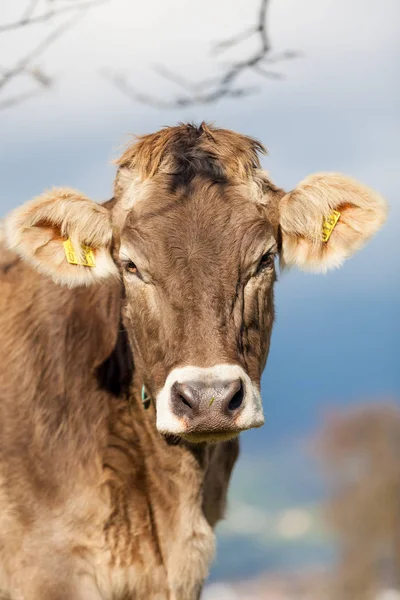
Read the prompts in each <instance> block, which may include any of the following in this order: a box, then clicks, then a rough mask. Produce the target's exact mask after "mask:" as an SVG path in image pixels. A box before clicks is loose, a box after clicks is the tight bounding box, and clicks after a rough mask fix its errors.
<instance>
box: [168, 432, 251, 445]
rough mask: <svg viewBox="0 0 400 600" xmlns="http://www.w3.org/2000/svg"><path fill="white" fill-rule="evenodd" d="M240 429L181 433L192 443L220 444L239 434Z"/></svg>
mask: <svg viewBox="0 0 400 600" xmlns="http://www.w3.org/2000/svg"><path fill="white" fill-rule="evenodd" d="M239 433H240V431H210V432H209V433H207V432H204V431H199V432H198V433H195V432H190V433H181V435H180V437H181V438H182V439H183V440H185V442H189V443H190V444H202V443H204V442H206V443H208V444H218V443H219V442H228V441H229V440H233V439H234V438H235V437H237V436H238V435H239Z"/></svg>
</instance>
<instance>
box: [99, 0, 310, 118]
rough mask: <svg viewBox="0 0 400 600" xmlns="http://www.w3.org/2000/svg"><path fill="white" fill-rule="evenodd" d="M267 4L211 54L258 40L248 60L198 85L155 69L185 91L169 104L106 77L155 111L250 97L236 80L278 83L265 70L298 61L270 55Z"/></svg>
mask: <svg viewBox="0 0 400 600" xmlns="http://www.w3.org/2000/svg"><path fill="white" fill-rule="evenodd" d="M268 1H269V0H261V2H260V7H259V11H258V19H257V22H256V24H255V25H254V26H252V27H249V28H246V29H245V30H244V31H241V32H239V33H238V34H237V35H235V36H232V37H231V38H229V39H227V40H223V41H221V42H218V43H217V44H216V45H215V46H214V48H213V54H221V53H222V52H226V51H227V50H229V49H232V48H234V47H236V46H238V45H240V44H242V42H244V41H245V40H249V39H251V38H256V39H257V40H258V47H257V49H256V50H255V52H253V53H252V54H251V55H250V56H248V57H247V58H245V59H243V60H239V61H237V62H232V63H229V64H228V66H227V67H225V69H224V70H223V71H222V74H221V75H220V76H216V77H214V78H208V79H205V80H202V81H199V82H191V81H188V80H187V79H186V78H184V77H182V76H181V75H179V74H177V73H174V72H173V71H171V70H169V69H168V68H167V67H165V66H164V65H157V66H156V67H155V69H154V70H155V72H156V73H157V74H158V75H160V76H162V77H163V78H164V79H167V80H169V81H170V82H171V83H174V84H175V85H178V86H179V87H180V88H182V89H183V90H185V95H177V96H175V98H172V99H171V100H162V99H160V98H158V97H156V96H152V95H148V94H143V93H142V92H140V91H138V90H137V89H136V88H134V87H133V86H132V85H131V84H130V83H129V81H128V80H127V78H126V77H125V76H124V75H123V74H121V73H116V72H115V71H112V70H111V71H110V70H108V71H107V72H106V77H107V78H108V79H109V80H110V81H111V82H112V84H113V85H114V86H115V87H116V88H117V89H119V91H120V92H122V93H123V94H124V95H125V96H127V97H128V98H129V99H130V100H132V101H134V102H142V103H145V104H147V105H151V106H154V107H155V108H182V107H187V106H192V105H195V104H211V103H213V102H216V101H218V100H220V99H221V98H226V97H229V98H240V97H243V96H245V95H248V94H250V93H253V92H254V91H256V90H257V88H245V87H243V86H241V85H239V83H238V80H239V79H240V77H241V76H242V75H244V74H245V73H247V72H253V73H255V74H257V75H259V76H261V77H264V78H268V79H275V80H280V79H283V75H282V74H281V73H279V72H275V71H271V70H269V69H266V68H265V67H266V65H272V64H274V63H277V62H281V61H283V60H290V59H293V58H297V57H298V56H299V54H298V53H297V52H294V51H291V50H290V51H285V52H282V53H280V54H276V55H273V54H271V45H270V42H269V39H268V34H267V8H268Z"/></svg>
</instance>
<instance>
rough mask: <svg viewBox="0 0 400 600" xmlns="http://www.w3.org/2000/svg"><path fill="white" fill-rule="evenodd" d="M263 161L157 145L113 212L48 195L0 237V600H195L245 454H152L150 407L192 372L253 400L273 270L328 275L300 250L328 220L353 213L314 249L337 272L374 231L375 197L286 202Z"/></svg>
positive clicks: (171, 448)
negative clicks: (144, 396)
mask: <svg viewBox="0 0 400 600" xmlns="http://www.w3.org/2000/svg"><path fill="white" fill-rule="evenodd" d="M262 151H263V148H262V146H261V145H260V144H259V143H258V142H257V141H255V140H252V139H251V138H247V137H245V136H240V135H238V134H235V133H233V132H230V131H226V130H219V129H215V128H210V127H208V126H206V125H205V124H203V125H201V126H200V127H198V128H197V127H194V126H189V125H188V126H186V125H181V126H178V127H175V128H169V129H164V130H162V131H161V132H158V133H156V134H153V135H150V136H145V137H143V138H140V139H139V141H138V142H137V143H136V144H134V145H133V146H131V147H130V148H128V149H127V150H126V152H125V153H124V154H123V156H122V157H121V159H120V160H119V161H118V165H119V170H118V174H117V178H116V184H115V198H114V199H113V200H112V201H110V202H108V203H105V204H104V205H103V206H99V205H97V204H95V203H93V202H92V201H90V200H89V199H88V198H86V197H85V196H83V195H82V194H80V193H79V192H75V191H73V190H68V189H67V190H53V191H51V192H49V193H46V194H44V195H43V196H42V197H40V198H38V199H35V200H34V201H31V202H30V203H28V204H27V205H25V206H23V207H22V208H19V209H17V210H16V211H14V213H12V215H11V216H10V217H9V218H8V220H7V223H6V232H7V239H8V243H9V245H10V246H11V247H12V248H13V249H15V250H16V253H14V252H10V251H8V250H6V249H5V248H3V249H2V258H1V262H0V292H1V293H0V333H1V344H0V361H1V364H2V365H3V369H2V372H1V374H0V399H1V401H0V595H1V593H3V594H5V595H6V596H7V594H8V596H9V597H11V599H12V600H20V599H23V600H71V599H72V598H73V599H74V600H133V599H134V598H135V599H138V600H144V599H146V600H147V599H150V598H152V599H158V600H196V599H197V598H199V594H200V590H201V587H202V584H203V581H204V579H205V577H206V576H207V572H208V568H209V564H210V561H211V559H212V555H213V548H214V534H213V527H214V526H215V524H216V523H217V521H218V520H219V519H220V518H222V516H223V513H224V508H225V502H226V494H227V487H228V483H229V478H230V475H231V471H232V468H233V465H234V463H235V460H236V458H237V453H238V441H237V439H234V440H232V441H229V442H220V443H218V444H216V445H208V444H206V443H202V444H198V445H191V444H188V443H186V442H183V441H182V440H181V439H177V438H173V437H163V436H161V435H160V434H159V433H158V432H157V429H156V424H155V419H156V413H157V405H156V403H155V402H154V399H155V398H156V396H157V394H158V392H159V390H160V389H161V388H162V387H163V385H164V383H165V380H166V377H167V375H168V373H170V372H171V369H174V368H175V367H180V366H182V365H187V364H193V365H196V366H198V367H208V366H212V365H215V364H220V363H221V364H225V363H231V364H234V365H239V366H240V367H242V368H243V370H244V372H245V373H246V375H247V376H248V377H249V378H250V379H251V381H252V382H253V384H254V386H256V387H258V386H259V382H260V377H261V373H262V369H263V367H264V365H265V361H266V359H267V355H268V350H269V342H270V335H271V330H272V323H273V316H274V307H273V283H274V280H275V269H274V262H273V258H274V255H275V254H276V253H278V252H279V251H281V254H282V253H283V254H282V256H283V259H284V260H285V261H286V262H287V263H289V264H295V263H296V261H297V262H298V263H299V264H301V266H304V265H305V264H306V263H307V260H308V259H310V260H311V262H312V263H313V264H314V263H317V262H318V257H320V258H321V259H322V262H324V257H323V256H322V257H321V256H320V254H321V253H320V254H318V252H317V254H316V255H312V256H311V257H309V255H308V254H307V252H308V250H307V252H306V253H305V255H304V254H302V253H301V251H300V250H299V245H301V244H302V243H303V242H302V238H305V239H307V240H311V242H310V243H311V244H319V245H320V244H321V243H322V242H321V239H320V228H321V226H322V220H323V217H324V216H325V215H326V212H327V210H328V209H329V210H330V209H331V208H332V207H337V206H342V208H343V212H345V213H346V219H343V220H342V222H341V223H340V229H338V231H337V232H333V234H332V236H331V237H332V239H331V240H330V241H329V243H328V245H327V246H326V247H324V252H330V253H331V254H332V256H334V255H335V252H336V250H335V249H337V248H338V239H340V241H341V246H340V248H339V250H340V249H341V248H343V244H344V245H346V240H347V239H349V238H348V237H346V236H348V235H349V232H350V234H351V239H350V243H349V244H350V245H349V247H350V246H351V249H355V248H358V247H359V246H360V245H361V244H362V242H363V241H365V239H366V238H367V237H368V236H369V235H370V234H371V233H372V232H373V231H375V230H376V229H377V227H378V224H379V223H381V222H382V219H383V216H382V215H383V212H382V206H381V204H380V203H379V202H376V201H375V200H374V199H371V198H372V196H371V192H370V191H368V190H366V188H363V193H362V194H361V196H360V189H361V188H357V187H356V186H355V185H353V186H352V187H351V190H350V191H349V187H348V186H349V184H348V181H347V180H343V178H340V177H339V176H335V177H336V179H334V181H332V178H331V179H329V177H328V178H325V179H323V180H321V178H319V179H318V178H317V179H316V180H312V181H311V182H310V181H308V182H306V184H304V183H303V184H302V186H300V187H299V188H298V189H297V190H294V191H293V192H291V193H290V194H287V195H284V192H283V191H282V190H280V189H279V188H277V187H275V186H274V184H273V183H271V181H270V180H269V178H268V176H267V174H266V173H265V172H264V171H262V170H261V168H260V164H259V159H258V156H257V154H258V153H259V152H262ZM373 198H375V196H374V197H373ZM349 203H350V204H351V207H353V206H356V205H357V211H356V212H354V211H353V208H349ZM366 211H367V212H366ZM353 214H356V216H357V223H355V222H354V221H352V215H353ZM360 223H361V225H360V226H358V225H357V224H360ZM363 223H364V225H365V223H368V227H364V225H363ZM352 225H353V226H352ZM363 227H364V229H366V230H365V231H364V230H363ZM336 234H337V235H336ZM315 236H316V237H315ZM338 236H339V237H338ZM66 237H69V238H70V239H71V240H72V242H73V244H74V246H75V249H76V251H77V252H79V251H80V247H81V244H90V245H91V246H92V247H93V249H94V252H95V255H96V259H98V264H97V266H96V268H95V269H92V270H91V269H90V268H87V267H82V266H74V265H69V264H68V263H66V261H65V259H64V258H63V249H62V242H63V240H64V239H65V238H66ZM314 238H315V239H314ZM313 247H314V246H313ZM296 252H300V259H299V258H298V256H299V255H298V254H296ZM340 252H342V251H341V250H340ZM340 252H339V254H340ZM344 254H345V255H347V254H349V252H347V251H346V252H345V253H344ZM344 254H343V252H342V253H341V254H340V256H341V257H343V255H344ZM18 255H19V256H21V257H22V258H23V260H24V261H25V262H22V261H21V260H20V259H19V258H18ZM263 255H264V259H263V263H262V265H260V259H261V256H263ZM132 261H133V262H134V263H136V264H137V266H138V268H139V273H137V274H136V275H135V274H132V273H131V272H130V269H129V268H127V267H129V263H130V262H132ZM334 262H335V261H334V260H330V263H332V264H333V263H334ZM27 263H28V264H27ZM32 265H33V266H34V267H35V268H36V269H38V270H39V271H40V272H41V273H42V275H40V276H39V275H38V274H37V272H36V271H34V270H33V268H32ZM117 273H118V275H119V279H118V277H116V274H117ZM49 276H50V277H51V278H52V279H53V280H54V281H56V282H57V283H61V284H63V285H67V286H69V287H70V288H73V289H68V287H67V288H66V287H64V288H62V287H61V286H58V285H55V283H54V282H53V281H52V280H51V279H50V278H49ZM85 286H86V287H85ZM143 383H144V384H145V385H146V388H147V390H148V392H149V393H150V395H151V397H152V399H153V402H152V405H151V407H150V409H149V410H147V411H146V410H145V409H144V407H143V406H142V403H141V400H140V389H141V386H142V384H143ZM215 428H216V429H218V424H216V426H215Z"/></svg>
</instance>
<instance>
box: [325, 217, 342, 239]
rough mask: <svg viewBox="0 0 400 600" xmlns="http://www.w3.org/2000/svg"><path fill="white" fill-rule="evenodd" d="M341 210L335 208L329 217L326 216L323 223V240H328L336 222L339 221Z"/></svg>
mask: <svg viewBox="0 0 400 600" xmlns="http://www.w3.org/2000/svg"><path fill="white" fill-rule="evenodd" d="M339 218H340V212H339V211H337V210H334V211H333V212H332V213H331V214H330V215H329V217H326V219H324V221H323V223H322V241H323V242H327V241H328V240H329V238H330V237H331V233H332V231H333V230H334V229H335V227H336V223H337V222H338V221H339Z"/></svg>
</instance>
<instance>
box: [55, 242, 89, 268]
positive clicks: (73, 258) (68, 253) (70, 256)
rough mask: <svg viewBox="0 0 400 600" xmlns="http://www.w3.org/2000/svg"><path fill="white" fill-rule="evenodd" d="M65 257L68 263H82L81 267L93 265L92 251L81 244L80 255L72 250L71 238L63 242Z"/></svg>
mask: <svg viewBox="0 0 400 600" xmlns="http://www.w3.org/2000/svg"><path fill="white" fill-rule="evenodd" d="M63 246H64V252H65V257H66V259H67V261H68V262H69V264H70V265H82V266H83V267H95V266H96V261H95V259H94V253H93V250H92V249H91V248H89V246H82V257H80V256H78V255H77V254H76V252H75V250H74V247H73V245H72V243H71V240H66V241H65V242H63Z"/></svg>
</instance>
